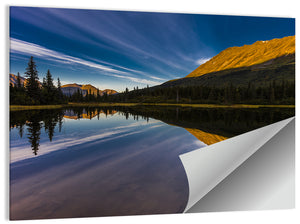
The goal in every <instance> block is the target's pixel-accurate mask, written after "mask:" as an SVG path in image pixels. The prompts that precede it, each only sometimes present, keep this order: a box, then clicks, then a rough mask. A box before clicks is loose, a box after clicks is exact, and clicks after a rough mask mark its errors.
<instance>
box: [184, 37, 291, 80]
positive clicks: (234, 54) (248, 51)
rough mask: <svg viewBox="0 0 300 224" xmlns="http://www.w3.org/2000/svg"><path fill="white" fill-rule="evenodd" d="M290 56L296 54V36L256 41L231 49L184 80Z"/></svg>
mask: <svg viewBox="0 0 300 224" xmlns="http://www.w3.org/2000/svg"><path fill="white" fill-rule="evenodd" d="M289 54H295V36H287V37H283V38H280V39H279V38H275V39H272V40H267V41H256V42H255V43H253V44H251V45H244V46H241V47H236V46H234V47H229V48H227V49H225V50H223V51H221V52H220V53H219V54H217V55H216V56H214V57H213V58H211V59H210V60H209V61H207V62H206V63H204V64H202V65H200V66H199V67H198V68H196V69H195V70H194V71H192V72H191V73H189V74H188V75H187V76H185V77H184V78H190V77H199V76H202V75H205V74H208V73H212V72H218V71H223V70H228V69H235V68H242V67H249V66H253V65H257V64H262V63H264V62H267V61H270V60H272V59H275V58H279V57H281V56H284V55H289Z"/></svg>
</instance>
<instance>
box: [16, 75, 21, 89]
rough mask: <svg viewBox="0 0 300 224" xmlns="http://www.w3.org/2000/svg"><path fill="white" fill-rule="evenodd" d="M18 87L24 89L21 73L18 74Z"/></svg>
mask: <svg viewBox="0 0 300 224" xmlns="http://www.w3.org/2000/svg"><path fill="white" fill-rule="evenodd" d="M16 87H17V88H21V87H22V84H21V76H20V73H19V72H18V76H17V83H16Z"/></svg>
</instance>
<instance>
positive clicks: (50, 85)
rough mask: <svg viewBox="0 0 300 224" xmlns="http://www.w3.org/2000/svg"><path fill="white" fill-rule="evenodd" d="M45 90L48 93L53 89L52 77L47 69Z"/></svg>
mask: <svg viewBox="0 0 300 224" xmlns="http://www.w3.org/2000/svg"><path fill="white" fill-rule="evenodd" d="M46 88H47V89H48V91H51V90H53V88H54V85H53V79H52V75H51V73H50V70H49V69H48V71H47V76H46Z"/></svg>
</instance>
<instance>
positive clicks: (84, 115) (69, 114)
mask: <svg viewBox="0 0 300 224" xmlns="http://www.w3.org/2000/svg"><path fill="white" fill-rule="evenodd" d="M115 113H117V111H116V110H101V109H95V110H88V111H87V110H85V109H83V110H82V112H79V113H78V112H77V111H74V110H66V111H65V113H64V118H68V119H73V120H77V119H92V118H94V117H96V116H98V115H100V114H105V115H114V114H115Z"/></svg>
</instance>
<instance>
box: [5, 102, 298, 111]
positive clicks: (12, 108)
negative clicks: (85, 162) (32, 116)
mask: <svg viewBox="0 0 300 224" xmlns="http://www.w3.org/2000/svg"><path fill="white" fill-rule="evenodd" d="M70 106H71V107H101V106H102V107H113V106H124V107H133V106H162V107H167V106H168V107H170V106H176V107H193V108H262V107H267V108H295V105H249V104H233V105H219V104H175V103H174V104H173V103H69V104H61V105H30V106H25V105H11V106H10V107H9V109H10V111H18V110H41V109H58V108H63V107H70Z"/></svg>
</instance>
